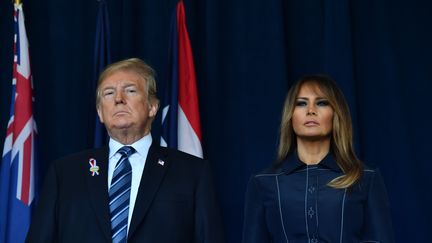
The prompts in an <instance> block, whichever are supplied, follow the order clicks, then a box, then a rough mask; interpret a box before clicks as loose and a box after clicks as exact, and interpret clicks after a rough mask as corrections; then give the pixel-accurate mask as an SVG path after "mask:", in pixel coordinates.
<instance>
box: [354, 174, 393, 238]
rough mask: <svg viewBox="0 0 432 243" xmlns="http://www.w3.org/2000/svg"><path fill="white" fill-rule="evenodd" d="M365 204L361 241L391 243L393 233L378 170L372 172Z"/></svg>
mask: <svg viewBox="0 0 432 243" xmlns="http://www.w3.org/2000/svg"><path fill="white" fill-rule="evenodd" d="M368 190H369V192H368V197H367V201H366V205H365V220H364V226H363V237H362V238H363V241H362V242H380V243H393V242H395V240H394V234H393V229H392V222H391V216H390V205H389V201H388V198H387V191H386V188H385V185H384V181H383V179H382V177H381V174H380V173H379V171H375V172H373V175H372V176H371V179H370V183H369V189H368Z"/></svg>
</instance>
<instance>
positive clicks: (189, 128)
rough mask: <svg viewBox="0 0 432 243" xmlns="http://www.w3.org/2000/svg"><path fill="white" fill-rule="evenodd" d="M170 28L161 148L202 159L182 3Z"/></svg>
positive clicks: (194, 89) (181, 2) (192, 68)
mask: <svg viewBox="0 0 432 243" xmlns="http://www.w3.org/2000/svg"><path fill="white" fill-rule="evenodd" d="M171 28H172V29H171V50H170V52H171V53H170V54H171V62H170V63H171V77H170V83H169V85H168V89H167V90H168V94H167V95H166V96H165V100H164V104H163V110H162V131H161V134H162V135H161V145H162V146H168V147H172V148H177V149H179V150H181V151H183V152H186V153H189V154H192V155H195V156H198V157H201V158H202V157H203V152H202V146H201V125H200V116H199V106H198V92H197V85H196V77H195V67H194V61H193V55H192V48H191V44H190V40H189V35H188V32H187V28H186V16H185V10H184V5H183V1H182V0H180V1H179V2H178V3H177V9H176V11H175V14H174V16H173V22H172V25H171Z"/></svg>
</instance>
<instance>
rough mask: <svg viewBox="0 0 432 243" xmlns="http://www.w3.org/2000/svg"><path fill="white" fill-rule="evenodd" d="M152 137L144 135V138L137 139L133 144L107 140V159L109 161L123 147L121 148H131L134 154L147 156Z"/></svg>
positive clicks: (111, 139)
mask: <svg viewBox="0 0 432 243" xmlns="http://www.w3.org/2000/svg"><path fill="white" fill-rule="evenodd" d="M152 141H153V139H152V136H151V134H150V133H148V134H147V135H145V136H144V137H142V138H141V139H139V140H138V141H136V142H134V143H133V144H122V143H120V142H118V141H117V140H115V139H113V138H110V140H109V144H108V146H109V158H110V159H111V158H112V157H113V156H114V155H115V154H116V153H117V151H118V150H119V149H120V148H121V147H123V146H126V145H127V146H132V147H133V148H134V149H135V150H136V153H138V154H139V155H141V156H144V155H146V154H147V152H148V150H149V148H150V145H151V144H152Z"/></svg>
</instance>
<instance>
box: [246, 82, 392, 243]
mask: <svg viewBox="0 0 432 243" xmlns="http://www.w3.org/2000/svg"><path fill="white" fill-rule="evenodd" d="M244 216H245V220H244V228H243V243H255V242H256V243H267V242H274V243H278V242H289V243H300V242H301V243H318V242H326V243H327V242H328V243H339V242H340V243H342V242H343V243H354V242H355V243H359V242H380V243H389V242H394V239H393V232H392V226H391V220H390V210H389V205H388V201H387V196H386V190H385V186H384V184H383V180H382V178H381V176H380V174H379V173H378V172H377V171H375V170H371V169H367V168H364V166H363V164H362V162H361V161H360V160H359V159H358V158H357V156H356V155H355V153H354V149H353V143H352V125H351V117H350V114H349V109H348V105H347V103H346V101H345V99H344V97H343V94H342V92H341V91H340V90H339V88H338V87H337V85H336V83H335V82H334V81H333V80H331V79H330V78H329V77H326V76H323V75H313V76H306V77H303V78H302V79H300V80H299V81H298V82H297V83H296V84H295V85H294V86H293V87H292V88H291V89H290V90H289V92H288V95H287V97H286V100H285V104H284V108H283V114H282V122H281V128H280V141H279V149H278V159H277V161H276V163H275V164H274V165H273V166H272V167H271V168H269V169H267V170H265V171H264V172H262V173H260V174H257V175H255V176H253V177H252V178H251V179H250V181H249V185H248V189H247V192H246V204H245V215H244Z"/></svg>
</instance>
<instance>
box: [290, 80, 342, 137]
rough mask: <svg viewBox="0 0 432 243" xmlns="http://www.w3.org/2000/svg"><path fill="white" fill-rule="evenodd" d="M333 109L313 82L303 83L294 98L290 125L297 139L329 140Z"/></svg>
mask: <svg viewBox="0 0 432 243" xmlns="http://www.w3.org/2000/svg"><path fill="white" fill-rule="evenodd" d="M333 114H334V111H333V108H332V107H331V106H330V104H329V102H328V100H327V97H325V96H324V94H323V93H322V92H321V91H320V89H319V87H318V85H317V84H315V83H313V82H306V83H304V84H303V85H302V86H301V87H300V90H299V93H298V95H297V97H296V104H295V108H294V112H293V116H292V125H293V129H294V132H295V134H296V135H297V138H298V139H306V140H321V139H329V137H330V134H331V132H332V128H333Z"/></svg>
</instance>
